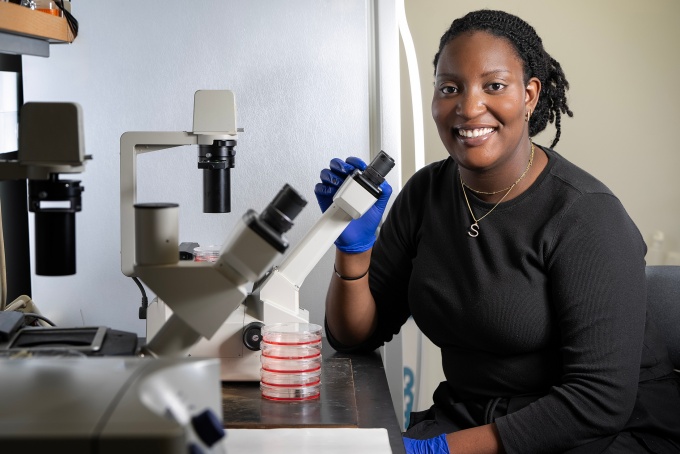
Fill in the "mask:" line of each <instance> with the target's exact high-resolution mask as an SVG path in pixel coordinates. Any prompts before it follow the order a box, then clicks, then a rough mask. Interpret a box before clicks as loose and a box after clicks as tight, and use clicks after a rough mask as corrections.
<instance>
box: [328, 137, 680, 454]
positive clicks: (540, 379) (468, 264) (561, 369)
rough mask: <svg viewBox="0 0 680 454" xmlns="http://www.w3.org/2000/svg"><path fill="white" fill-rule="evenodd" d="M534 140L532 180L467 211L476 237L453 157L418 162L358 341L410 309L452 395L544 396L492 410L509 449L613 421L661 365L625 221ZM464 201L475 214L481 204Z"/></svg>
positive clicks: (549, 443)
mask: <svg viewBox="0 0 680 454" xmlns="http://www.w3.org/2000/svg"><path fill="white" fill-rule="evenodd" d="M544 150H545V152H546V154H547V155H548V158H549V162H548V164H547V166H546V167H545V169H544V170H543V171H542V173H541V175H540V176H539V178H538V179H537V180H536V181H535V182H534V183H533V184H532V186H531V187H530V188H529V189H528V190H526V191H525V192H524V193H522V194H521V195H520V196H518V197H516V198H514V199H512V200H510V201H507V202H503V203H501V204H500V205H499V206H498V207H496V208H495V209H494V211H493V212H492V213H491V214H490V215H489V216H488V217H486V218H484V219H483V220H482V221H480V222H479V228H480V232H479V236H478V237H476V238H472V237H470V236H469V235H468V234H467V231H468V229H469V227H470V225H471V224H472V222H473V220H472V218H471V216H470V213H469V211H468V207H467V205H466V202H465V199H464V197H463V193H462V189H461V185H460V180H459V174H458V167H457V164H456V163H455V162H454V161H453V160H452V159H451V158H448V159H446V160H443V161H440V162H437V163H434V164H431V165H429V166H427V167H425V168H423V169H422V170H420V171H419V172H417V173H416V174H415V175H414V176H413V177H412V178H411V179H410V180H409V181H408V182H407V184H406V185H405V186H404V188H403V190H402V191H401V192H400V193H399V195H398V196H397V197H396V199H395V201H394V204H393V206H392V207H391V209H390V212H389V214H388V216H387V218H386V221H385V223H384V225H383V226H382V229H381V232H380V235H379V238H378V241H377V242H376V244H375V246H374V248H373V255H372V259H371V267H370V275H369V276H370V281H369V282H370V288H371V292H372V294H373V296H374V298H375V301H376V305H377V310H378V320H379V321H378V327H377V330H376V332H375V334H374V335H373V337H372V338H371V339H370V340H369V341H368V342H366V343H365V344H364V345H363V346H362V348H365V349H374V348H376V347H377V346H379V345H380V344H382V343H384V342H386V341H388V340H390V339H391V337H392V336H393V335H394V334H396V333H397V332H398V331H399V330H400V327H401V326H402V325H403V323H404V322H405V321H406V320H407V319H408V317H409V316H413V319H414V321H415V322H416V323H417V325H418V327H419V328H420V329H421V330H422V332H423V333H424V334H425V335H426V336H427V337H428V338H429V339H430V340H431V341H432V342H433V343H434V344H435V345H437V346H438V347H439V348H440V349H441V353H442V365H443V370H444V374H445V377H446V381H447V382H448V384H449V386H450V389H452V390H453V392H454V393H455V396H456V399H457V400H460V401H465V400H467V399H485V398H493V397H510V396H518V395H523V394H535V393H541V394H542V395H543V397H541V398H539V399H538V400H536V401H535V402H533V403H532V404H531V405H528V406H527V407H525V408H523V409H521V410H519V411H516V412H514V413H511V414H508V415H507V416H504V417H501V418H498V419H496V421H495V423H496V426H497V428H498V431H499V433H500V437H501V439H502V443H503V446H504V448H505V450H506V452H508V453H528V452H531V453H538V452H562V451H565V450H567V449H569V448H572V447H574V446H578V445H582V444H584V443H587V442H590V441H593V440H595V439H598V438H600V437H603V436H606V435H610V434H612V433H616V432H618V431H619V430H621V429H622V428H623V427H624V425H625V424H626V421H627V420H628V418H629V416H630V415H631V412H632V409H633V406H634V403H635V397H636V392H637V389H638V381H639V380H640V379H641V377H642V378H645V379H650V378H654V377H660V376H663V375H665V374H668V373H670V372H671V370H672V366H671V365H670V363H669V362H668V359H667V353H666V351H665V350H664V348H665V347H663V345H662V344H660V343H659V342H658V339H655V338H654V333H653V332H650V331H651V327H649V328H648V329H647V334H646V332H645V319H646V290H645V261H644V256H645V252H646V247H645V244H644V241H643V239H642V237H641V235H640V233H639V231H638V229H637V228H636V226H635V225H634V223H633V221H632V220H631V219H630V217H629V216H628V214H627V213H626V211H625V209H624V208H623V206H622V204H621V203H620V201H619V200H618V199H617V198H616V197H615V196H614V195H613V194H612V193H611V191H610V190H609V189H608V188H607V187H605V185H604V184H602V183H601V182H599V181H598V180H596V179H595V178H594V177H592V176H591V175H589V174H588V173H586V172H585V171H583V170H581V169H579V168H578V167H576V166H575V165H573V164H571V163H570V162H568V161H567V160H566V159H564V158H563V157H562V156H560V155H559V154H557V153H556V152H554V151H552V150H550V149H544ZM468 199H469V201H470V205H471V207H472V209H473V210H474V212H475V216H476V217H477V219H479V218H480V217H481V216H483V215H484V214H485V213H486V212H488V210H490V209H491V208H492V207H493V204H489V203H485V202H483V201H481V200H480V199H478V198H477V197H475V196H474V193H472V192H469V191H468ZM328 335H329V339H330V340H331V341H333V336H332V333H328ZM643 343H644V344H645V348H644V351H643ZM335 347H336V348H338V349H342V348H343V347H342V346H341V345H337V343H336V345H335ZM641 358H642V360H641Z"/></svg>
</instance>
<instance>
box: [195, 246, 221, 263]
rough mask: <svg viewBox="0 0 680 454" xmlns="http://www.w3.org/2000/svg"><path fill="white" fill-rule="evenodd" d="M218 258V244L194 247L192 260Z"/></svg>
mask: <svg viewBox="0 0 680 454" xmlns="http://www.w3.org/2000/svg"><path fill="white" fill-rule="evenodd" d="M218 258H220V246H214V245H213V246H205V247H195V248H194V262H216V261H217V259H218Z"/></svg>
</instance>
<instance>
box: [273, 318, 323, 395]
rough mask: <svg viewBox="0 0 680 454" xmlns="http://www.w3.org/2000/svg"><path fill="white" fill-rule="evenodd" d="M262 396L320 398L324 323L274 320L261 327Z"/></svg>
mask: <svg viewBox="0 0 680 454" xmlns="http://www.w3.org/2000/svg"><path fill="white" fill-rule="evenodd" d="M260 350H261V351H262V357H261V362H262V370H261V373H260V390H261V391H262V397H264V398H267V399H271V400H284V401H299V400H310V399H317V398H318V397H319V396H320V391H321V366H322V360H321V326H319V325H315V324H313V323H275V324H273V325H265V326H263V327H262V342H261V343H260Z"/></svg>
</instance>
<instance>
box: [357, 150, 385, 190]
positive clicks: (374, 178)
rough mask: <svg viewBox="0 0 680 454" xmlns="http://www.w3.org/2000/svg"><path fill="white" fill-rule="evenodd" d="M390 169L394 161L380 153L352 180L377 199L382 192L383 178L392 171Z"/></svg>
mask: <svg viewBox="0 0 680 454" xmlns="http://www.w3.org/2000/svg"><path fill="white" fill-rule="evenodd" d="M392 167H394V159H392V158H391V157H390V155H388V154H387V153H385V152H384V151H381V152H380V153H378V156H376V157H375V158H374V159H373V160H372V161H371V163H370V164H369V165H368V166H367V167H366V169H365V170H364V171H363V172H361V173H359V172H357V173H356V174H355V176H354V180H355V181H356V182H357V183H359V184H360V185H361V186H363V187H364V189H366V190H367V191H368V192H370V193H371V194H373V195H374V196H375V198H378V197H380V193H381V192H382V191H381V189H380V185H381V184H382V183H383V181H385V176H386V175H387V174H388V173H389V172H390V170H392Z"/></svg>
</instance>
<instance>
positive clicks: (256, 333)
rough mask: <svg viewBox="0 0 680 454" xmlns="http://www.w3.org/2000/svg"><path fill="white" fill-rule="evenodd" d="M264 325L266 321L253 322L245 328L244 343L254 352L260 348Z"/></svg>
mask: <svg viewBox="0 0 680 454" xmlns="http://www.w3.org/2000/svg"><path fill="white" fill-rule="evenodd" d="M263 326H264V323H261V322H252V323H249V324H247V325H246V326H245V327H244V328H243V345H245V346H246V348H247V349H248V350H252V351H254V352H256V351H258V350H260V343H261V342H262V327H263Z"/></svg>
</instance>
